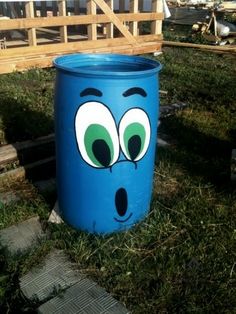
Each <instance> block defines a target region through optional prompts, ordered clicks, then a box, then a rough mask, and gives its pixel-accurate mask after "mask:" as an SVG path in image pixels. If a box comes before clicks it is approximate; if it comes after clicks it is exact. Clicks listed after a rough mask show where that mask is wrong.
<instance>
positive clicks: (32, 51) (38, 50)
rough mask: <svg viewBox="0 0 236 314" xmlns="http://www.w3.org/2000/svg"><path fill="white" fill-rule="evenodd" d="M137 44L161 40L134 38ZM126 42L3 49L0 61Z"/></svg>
mask: <svg viewBox="0 0 236 314" xmlns="http://www.w3.org/2000/svg"><path fill="white" fill-rule="evenodd" d="M135 39H136V41H137V43H142V42H151V41H160V40H162V35H142V36H138V37H135ZM127 43H128V42H127V40H126V39H125V38H123V37H118V38H110V39H102V40H86V41H79V42H71V43H67V44H65V43H57V44H53V45H52V44H48V45H40V46H37V47H20V48H12V49H3V50H1V51H0V60H6V59H7V58H9V59H11V58H12V57H16V58H17V57H19V58H22V56H25V57H27V56H30V55H31V56H34V55H35V56H37V54H41V55H46V54H49V53H57V52H58V53H66V52H68V53H70V52H76V51H80V49H84V47H86V46H87V47H88V49H91V48H92V47H93V46H94V47H95V48H100V47H104V46H105V47H111V46H115V45H122V44H127Z"/></svg>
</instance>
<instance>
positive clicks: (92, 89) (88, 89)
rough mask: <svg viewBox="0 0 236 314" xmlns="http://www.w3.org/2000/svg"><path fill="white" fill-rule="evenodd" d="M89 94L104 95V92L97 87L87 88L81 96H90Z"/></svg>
mask: <svg viewBox="0 0 236 314" xmlns="http://www.w3.org/2000/svg"><path fill="white" fill-rule="evenodd" d="M88 95H93V96H98V97H102V92H101V91H100V90H99V89H96V88H85V89H84V90H83V91H82V92H81V93H80V97H84V96H88Z"/></svg>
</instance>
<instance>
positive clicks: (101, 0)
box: [93, 0, 137, 45]
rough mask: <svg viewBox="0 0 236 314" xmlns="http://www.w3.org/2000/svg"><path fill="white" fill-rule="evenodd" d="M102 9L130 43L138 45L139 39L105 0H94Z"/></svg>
mask: <svg viewBox="0 0 236 314" xmlns="http://www.w3.org/2000/svg"><path fill="white" fill-rule="evenodd" d="M93 1H94V2H95V3H96V4H97V5H98V6H99V7H100V9H101V10H102V11H103V12H104V13H105V14H106V15H107V16H108V17H109V19H110V21H111V22H112V23H113V24H114V25H115V26H116V27H117V28H118V29H119V31H120V32H121V33H122V34H123V35H124V36H125V38H126V39H127V40H128V41H129V43H130V44H132V45H136V44H137V41H136V39H135V38H134V36H133V35H132V34H131V33H130V32H129V31H128V30H127V28H126V26H125V25H124V24H123V23H122V22H121V21H120V20H119V18H118V17H117V16H116V14H115V13H114V12H113V11H112V10H111V9H110V8H109V6H108V5H107V4H106V2H104V0H93Z"/></svg>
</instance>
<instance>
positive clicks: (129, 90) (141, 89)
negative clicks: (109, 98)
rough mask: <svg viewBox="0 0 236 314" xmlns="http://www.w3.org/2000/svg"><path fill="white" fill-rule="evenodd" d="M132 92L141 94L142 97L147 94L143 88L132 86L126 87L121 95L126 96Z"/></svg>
mask: <svg viewBox="0 0 236 314" xmlns="http://www.w3.org/2000/svg"><path fill="white" fill-rule="evenodd" d="M134 94H138V95H141V96H143V97H146V96H147V93H146V92H145V90H144V89H143V88H140V87H132V88H129V89H127V90H126V91H125V92H124V93H123V96H124V97H128V96H132V95H134Z"/></svg>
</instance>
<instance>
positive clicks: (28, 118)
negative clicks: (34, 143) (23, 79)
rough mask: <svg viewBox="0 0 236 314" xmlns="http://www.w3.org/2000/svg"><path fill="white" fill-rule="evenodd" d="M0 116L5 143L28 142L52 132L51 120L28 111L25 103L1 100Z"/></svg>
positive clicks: (15, 100)
mask: <svg viewBox="0 0 236 314" xmlns="http://www.w3.org/2000/svg"><path fill="white" fill-rule="evenodd" d="M0 116H1V119H2V125H3V129H4V137H5V141H6V142H8V143H13V142H16V141H23V140H29V139H33V138H37V137H39V136H42V135H47V134H49V133H50V132H52V130H53V120H52V119H51V118H49V117H48V116H46V115H45V113H44V112H40V111H34V110H32V109H30V106H29V105H28V104H27V102H24V98H23V99H22V100H17V99H15V98H14V97H11V96H7V97H4V98H3V99H2V100H1V106H0Z"/></svg>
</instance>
